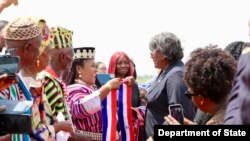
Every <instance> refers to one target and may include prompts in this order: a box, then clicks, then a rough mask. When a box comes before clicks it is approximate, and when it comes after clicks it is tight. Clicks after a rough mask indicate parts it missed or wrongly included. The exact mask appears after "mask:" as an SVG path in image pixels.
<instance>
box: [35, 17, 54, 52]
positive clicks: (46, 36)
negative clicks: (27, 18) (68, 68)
mask: <svg viewBox="0 0 250 141" xmlns="http://www.w3.org/2000/svg"><path fill="white" fill-rule="evenodd" d="M35 22H36V24H37V25H38V27H39V28H40V32H41V33H42V43H41V46H40V48H39V49H40V54H42V53H43V51H44V50H45V48H47V47H48V46H49V44H50V29H49V27H48V26H47V24H46V21H45V20H44V19H41V18H38V19H35Z"/></svg>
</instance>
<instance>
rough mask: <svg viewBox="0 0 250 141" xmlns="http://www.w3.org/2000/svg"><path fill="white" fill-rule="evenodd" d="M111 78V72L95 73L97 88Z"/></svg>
mask: <svg viewBox="0 0 250 141" xmlns="http://www.w3.org/2000/svg"><path fill="white" fill-rule="evenodd" d="M112 78H113V75H112V74H96V82H95V84H96V86H97V88H100V87H102V85H104V84H106V83H107V82H108V81H109V80H111V79H112Z"/></svg>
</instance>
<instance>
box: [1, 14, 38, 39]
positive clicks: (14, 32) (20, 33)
mask: <svg viewBox="0 0 250 141" xmlns="http://www.w3.org/2000/svg"><path fill="white" fill-rule="evenodd" d="M40 35H41V32H40V29H39V27H38V25H37V24H36V23H35V21H34V20H32V19H30V18H17V19H15V20H14V21H13V22H10V23H9V24H8V25H7V26H6V28H5V29H4V32H3V37H4V39H7V40H29V39H33V38H36V37H38V36H40Z"/></svg>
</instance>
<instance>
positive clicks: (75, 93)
mask: <svg viewBox="0 0 250 141" xmlns="http://www.w3.org/2000/svg"><path fill="white" fill-rule="evenodd" d="M67 91H68V97H67V101H68V103H69V104H70V109H71V115H72V120H73V124H74V126H75V127H76V128H77V129H79V130H83V131H88V132H95V133H100V132H101V130H102V113H101V99H100V97H99V91H95V92H93V89H92V88H89V87H87V86H85V85H82V84H72V85H70V86H68V87H67Z"/></svg>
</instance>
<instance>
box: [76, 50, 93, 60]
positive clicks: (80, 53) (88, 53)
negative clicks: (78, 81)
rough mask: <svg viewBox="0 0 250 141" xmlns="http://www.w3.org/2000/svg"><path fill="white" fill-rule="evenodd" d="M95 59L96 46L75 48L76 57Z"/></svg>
mask: <svg viewBox="0 0 250 141" xmlns="http://www.w3.org/2000/svg"><path fill="white" fill-rule="evenodd" d="M80 58H83V59H94V58H95V48H94V47H77V48H74V59H80Z"/></svg>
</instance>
